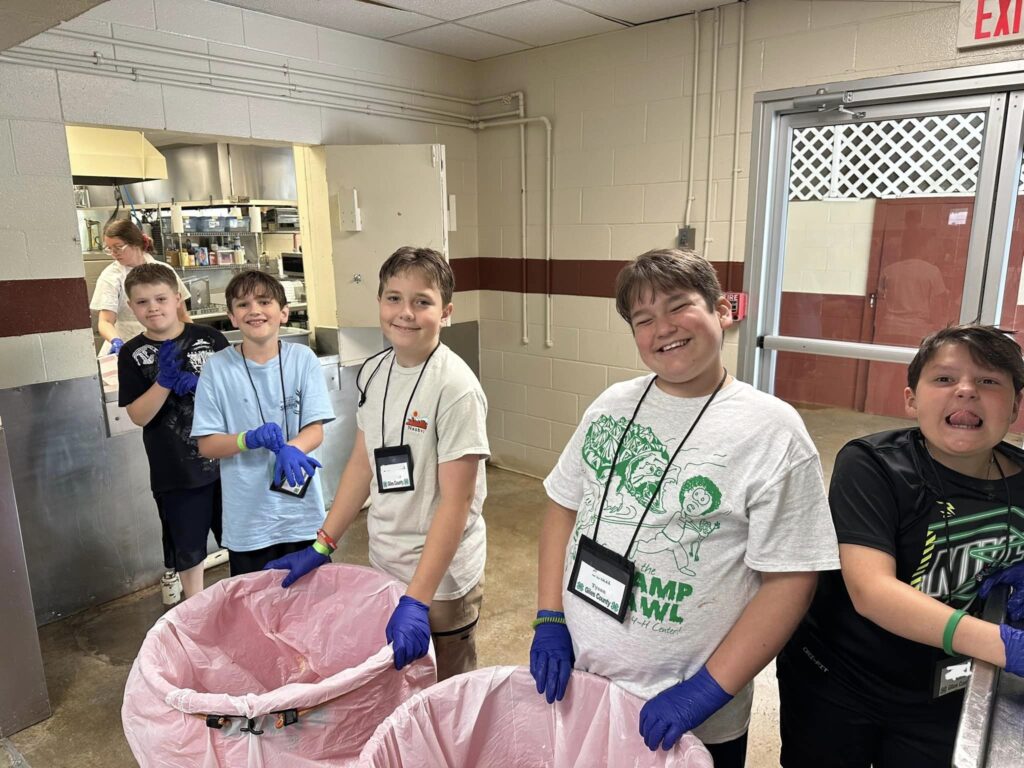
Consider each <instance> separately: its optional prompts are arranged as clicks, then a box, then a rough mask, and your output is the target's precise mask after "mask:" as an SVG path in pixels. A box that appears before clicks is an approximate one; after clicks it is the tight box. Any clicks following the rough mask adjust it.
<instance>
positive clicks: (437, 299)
mask: <svg viewBox="0 0 1024 768" xmlns="http://www.w3.org/2000/svg"><path fill="white" fill-rule="evenodd" d="M377 301H378V304H379V305H380V328H381V330H382V331H383V332H384V336H385V337H386V338H387V340H388V341H389V342H391V346H393V347H394V348H395V357H396V359H397V361H398V364H399V365H402V366H405V367H407V368H411V367H414V366H417V365H419V364H420V363H422V362H423V361H424V360H426V359H427V355H429V354H430V353H431V352H432V351H433V349H434V347H436V346H437V343H438V340H439V339H440V337H441V324H442V322H443V321H444V320H445V319H446V318H448V317H450V316H451V313H452V305H451V304H448V305H447V306H445V305H444V303H443V301H442V299H441V293H440V291H438V290H437V288H435V287H433V286H432V285H431V284H430V283H429V282H428V281H427V279H426V278H425V277H424V275H423V273H422V272H421V271H420V270H418V269H408V270H406V271H405V272H403V273H400V274H398V275H394V276H392V277H390V278H388V281H387V283H386V284H385V286H384V290H383V291H381V295H380V298H379V299H378V300H377Z"/></svg>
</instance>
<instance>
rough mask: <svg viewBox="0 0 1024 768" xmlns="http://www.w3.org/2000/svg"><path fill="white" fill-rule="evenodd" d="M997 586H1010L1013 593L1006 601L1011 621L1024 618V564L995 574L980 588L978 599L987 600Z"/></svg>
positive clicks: (1007, 613)
mask: <svg viewBox="0 0 1024 768" xmlns="http://www.w3.org/2000/svg"><path fill="white" fill-rule="evenodd" d="M996 584H1009V585H1010V587H1012V589H1013V591H1012V592H1010V597H1009V599H1008V600H1007V601H1006V615H1007V616H1008V617H1009V618H1010V620H1011V621H1020V620H1021V619H1022V618H1024V563H1017V564H1016V565H1011V566H1010V567H1009V568H1004V569H1003V570H1001V571H999V572H997V573H993V574H992V575H991V576H989V577H988V578H987V579H985V580H984V581H983V582H981V587H979V588H978V597H982V598H986V597H988V593H989V592H991V591H992V587H994V586H996Z"/></svg>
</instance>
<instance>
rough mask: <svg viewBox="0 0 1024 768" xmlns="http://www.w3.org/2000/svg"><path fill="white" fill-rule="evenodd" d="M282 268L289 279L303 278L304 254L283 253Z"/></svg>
mask: <svg viewBox="0 0 1024 768" xmlns="http://www.w3.org/2000/svg"><path fill="white" fill-rule="evenodd" d="M281 268H282V269H283V270H284V273H285V274H286V275H288V276H289V277H303V275H304V272H303V268H302V253H301V252H298V251H282V252H281Z"/></svg>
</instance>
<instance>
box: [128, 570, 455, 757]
mask: <svg viewBox="0 0 1024 768" xmlns="http://www.w3.org/2000/svg"><path fill="white" fill-rule="evenodd" d="M283 575H284V574H283V572H281V571H262V572H259V573H250V574H246V575H244V576H238V577H235V578H232V579H225V580H224V581H221V582H218V583H217V584H214V585H213V586H212V587H210V588H209V589H207V590H204V591H203V592H201V593H199V594H198V595H196V596H194V597H192V598H189V599H188V600H186V601H185V602H184V603H182V604H181V605H179V606H178V607H177V608H175V609H173V610H172V611H170V612H168V613H167V614H165V615H164V616H163V617H161V618H160V619H159V620H158V621H157V623H156V624H155V625H154V626H153V628H152V629H151V630H150V631H149V633H148V634H147V635H146V639H145V641H144V642H143V644H142V648H141V649H140V650H139V655H138V657H137V658H136V659H135V663H134V664H133V665H132V669H131V672H130V673H129V675H128V682H127V684H126V686H125V695H124V705H123V707H122V710H121V720H122V723H123V725H124V732H125V737H126V738H127V740H128V744H129V746H130V747H131V750H132V753H133V754H134V755H135V758H136V760H138V761H139V765H140V766H141V768H150V767H152V768H156V767H157V766H161V767H162V768H165V767H166V766H175V768H192V767H193V766H194V767H195V768H213V767H214V766H224V768H228V767H229V766H230V768H238V767H239V766H248V768H256V766H266V767H267V768H277V767H278V766H284V767H286V768H304V767H305V766H310V767H311V766H317V767H318V768H319V767H320V766H324V765H330V766H347V765H354V764H355V762H356V760H357V759H358V756H359V752H360V750H361V749H362V747H363V745H364V744H365V743H366V740H367V739H368V738H369V737H370V736H371V735H372V733H373V732H374V729H375V728H376V727H377V726H378V725H379V724H380V723H381V722H382V721H383V720H384V718H385V717H387V716H388V715H389V714H390V713H391V712H392V711H393V710H394V709H395V708H396V707H398V706H399V705H400V704H401V703H402V702H404V701H405V700H406V699H407V698H409V697H410V696H412V695H413V694H415V693H417V692H419V691H421V690H423V689H425V688H427V687H428V686H430V685H432V684H433V683H434V682H435V681H436V679H437V672H436V665H435V662H434V655H433V649H432V648H431V651H430V653H429V654H428V655H427V656H426V657H424V658H423V659H420V660H419V661H417V662H414V663H413V664H410V665H409V666H407V667H405V669H403V670H402V671H400V672H399V671H396V670H395V668H394V661H393V659H394V654H393V652H392V650H391V646H390V645H385V639H384V627H385V626H386V624H387V621H388V618H389V617H390V616H391V611H392V610H393V609H394V607H395V606H396V605H397V604H398V599H399V598H400V597H401V596H402V595H403V594H404V592H405V587H404V586H403V585H402V584H399V583H398V582H396V581H394V580H393V579H391V578H389V577H387V576H385V575H383V574H381V573H379V572H377V571H374V570H371V569H369V568H360V567H357V566H345V565H325V566H323V567H321V568H318V569H317V570H316V571H315V572H314V573H312V574H310V575H309V576H307V577H305V578H304V579H301V580H300V581H298V582H296V583H295V584H293V585H292V586H291V587H289V588H288V589H282V588H281V586H280V583H281V579H282V578H283Z"/></svg>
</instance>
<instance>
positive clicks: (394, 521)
mask: <svg viewBox="0 0 1024 768" xmlns="http://www.w3.org/2000/svg"><path fill="white" fill-rule="evenodd" d="M454 291H455V276H454V274H453V273H452V270H451V267H450V266H449V264H448V262H447V261H445V259H444V257H443V256H441V254H439V253H438V252H437V251H433V250H430V249H429V248H411V247H404V248H400V249H398V250H397V251H396V252H395V253H394V254H392V255H391V256H390V257H389V258H388V259H387V261H385V262H384V264H383V265H382V266H381V268H380V283H379V287H378V290H377V298H378V302H379V305H380V327H381V330H382V331H383V332H384V336H385V337H386V338H387V339H388V341H390V342H391V348H390V349H387V350H385V351H384V352H382V353H381V354H380V355H375V356H374V357H373V358H370V359H369V360H368V361H367V362H366V363H364V365H363V368H362V370H360V372H359V375H358V376H357V377H356V385H357V387H358V388H359V393H360V403H359V411H358V414H357V425H358V428H357V430H356V440H355V445H354V447H353V449H352V454H351V457H350V458H349V461H348V464H347V465H346V467H345V471H344V472H343V473H342V475H341V481H340V483H339V485H338V492H337V494H336V495H335V497H334V503H333V504H332V505H331V510H330V512H329V513H328V515H327V519H326V520H325V521H324V526H323V528H322V529H321V530H320V531H319V532H318V536H317V538H318V540H317V541H316V542H315V543H314V544H313V545H312V546H310V547H308V548H306V549H304V550H301V551H299V552H296V553H294V554H291V555H288V556H287V557H283V558H281V559H279V560H276V561H274V562H271V563H269V564H268V565H267V567H268V568H282V569H287V570H288V571H289V572H290V573H289V574H288V576H286V577H285V579H284V581H283V582H282V586H285V587H287V586H289V585H291V584H292V583H293V582H294V581H295V580H296V579H299V578H301V577H302V576H304V575H305V574H307V573H309V572H310V571H312V570H313V569H314V568H317V567H319V566H320V565H323V564H324V563H327V562H329V560H330V554H331V553H332V552H333V551H334V548H335V547H336V546H337V545H336V540H337V539H340V538H341V536H342V535H343V534H344V533H345V531H346V530H348V527H349V526H350V525H351V524H352V521H353V520H354V519H355V517H356V515H357V514H358V513H359V510H360V508H361V507H362V506H363V502H364V501H365V500H366V497H367V496H368V495H369V497H370V509H369V513H368V516H367V521H366V522H367V528H368V529H369V539H370V562H371V564H372V565H373V566H374V567H375V568H379V569H380V570H382V571H385V572H386V573H388V574H390V575H391V576H394V577H395V578H396V579H399V580H400V581H403V582H405V583H406V584H408V585H409V588H408V590H407V591H406V593H405V595H404V596H403V597H402V598H401V600H400V601H399V604H398V606H397V607H396V608H395V611H394V613H393V614H392V616H391V619H390V621H388V625H387V629H386V631H385V636H386V639H387V641H388V642H389V643H391V644H392V645H393V647H394V651H395V667H396V668H397V669H401V668H402V667H404V666H405V665H406V664H408V663H409V662H412V661H415V660H416V659H418V658H420V657H422V656H424V655H426V653H427V650H428V647H429V643H430V637H431V635H433V638H434V647H435V650H436V652H437V674H438V678H439V679H441V680H444V679H445V678H448V677H451V676H453V675H457V674H461V673H463V672H469V671H472V670H473V669H475V668H476V642H475V639H474V634H475V628H476V623H477V620H478V619H479V617H480V605H481V602H482V600H483V577H484V561H485V558H486V553H487V537H486V531H485V527H484V519H483V517H482V516H481V512H482V510H483V503H484V498H485V497H486V495H487V483H486V476H485V466H484V459H486V458H487V456H488V455H489V448H488V445H487V424H486V417H487V401H486V399H485V398H484V393H483V389H482V388H481V387H480V382H479V381H477V378H476V376H475V375H474V374H473V371H472V370H470V368H469V366H467V365H466V364H465V363H464V362H463V361H462V360H461V359H460V358H459V357H458V356H457V355H456V354H455V353H454V352H452V351H451V350H450V349H449V348H448V347H446V346H445V345H444V344H442V343H441V340H440V337H441V326H442V324H443V322H444V321H445V320H446V319H447V318H449V317H451V314H452V294H453V293H454Z"/></svg>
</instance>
